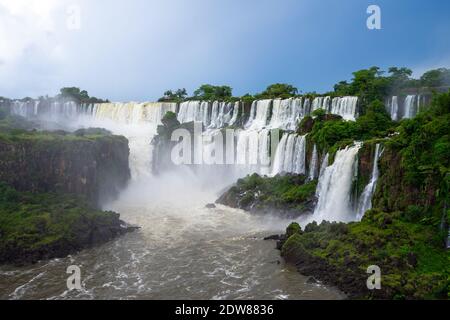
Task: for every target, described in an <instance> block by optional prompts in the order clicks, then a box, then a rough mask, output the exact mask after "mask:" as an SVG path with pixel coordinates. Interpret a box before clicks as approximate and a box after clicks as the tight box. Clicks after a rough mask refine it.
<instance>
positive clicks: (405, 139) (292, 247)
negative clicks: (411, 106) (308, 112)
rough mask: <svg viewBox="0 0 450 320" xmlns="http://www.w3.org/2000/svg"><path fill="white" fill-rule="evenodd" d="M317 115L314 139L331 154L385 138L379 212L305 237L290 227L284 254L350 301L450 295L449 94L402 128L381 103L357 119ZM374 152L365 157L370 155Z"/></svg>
mask: <svg viewBox="0 0 450 320" xmlns="http://www.w3.org/2000/svg"><path fill="white" fill-rule="evenodd" d="M315 116H316V119H315V120H314V124H313V128H312V131H311V136H312V139H313V140H314V141H315V142H316V143H317V144H318V145H319V146H320V147H321V148H324V149H326V150H329V151H330V150H331V151H330V152H332V150H333V149H337V148H338V147H342V146H343V145H346V144H348V143H351V142H352V141H353V140H364V141H365V144H366V145H367V146H369V147H370V146H373V145H374V143H375V142H376V141H377V140H376V139H378V141H382V144H383V148H384V151H383V156H382V158H381V160H380V165H379V168H380V177H379V180H378V184H377V189H376V192H375V195H374V197H373V208H374V209H372V210H369V211H368V212H366V214H365V216H364V218H363V220H362V221H361V222H354V223H350V224H344V223H329V222H323V223H322V224H321V225H317V223H312V224H310V225H307V226H306V227H305V230H304V232H302V231H301V230H298V228H295V226H290V227H289V228H288V230H287V231H286V232H287V235H288V238H287V240H286V241H285V242H284V244H283V246H282V255H283V256H284V257H285V258H286V259H287V260H288V261H291V262H293V263H295V264H296V265H297V267H298V268H299V271H300V272H302V273H305V274H310V275H314V276H316V277H318V278H319V279H321V280H323V281H325V282H327V283H331V284H334V285H337V286H339V287H340V288H341V289H343V290H344V291H346V292H347V293H349V295H350V296H351V297H356V298H377V299H378V298H381V299H392V298H395V299H424V298H435V299H436V298H437V299H445V298H449V297H450V267H449V266H450V251H448V250H446V249H445V240H446V237H447V230H448V226H449V225H450V210H449V209H448V203H449V194H450V193H449V191H450V190H449V184H450V130H449V126H448V124H449V123H450V91H449V92H448V93H443V94H436V95H435V96H434V98H433V100H432V103H431V106H430V108H429V109H428V110H426V111H424V112H421V113H419V114H418V116H416V117H415V118H414V119H407V120H403V121H401V122H400V123H392V122H391V121H390V120H389V118H388V116H387V115H386V114H385V111H384V107H383V106H382V104H381V103H380V102H379V101H374V102H372V103H371V104H370V105H369V107H368V109H367V112H366V114H365V115H364V116H362V117H360V118H359V119H358V120H357V121H356V122H347V121H343V120H342V119H339V118H337V117H335V116H331V115H325V114H324V113H323V112H318V113H317V114H315ZM308 121H310V120H308ZM308 121H305V122H304V123H303V122H302V123H301V125H300V127H301V128H303V127H306V126H307V125H306V124H307V122H308ZM394 132H396V133H395V134H392V133H394ZM388 134H390V136H389V138H388V137H387V136H388ZM374 139H375V140H374ZM370 148H371V147H370ZM370 148H369V149H368V150H365V151H364V153H367V154H370V152H369V151H370ZM367 154H366V155H365V157H367ZM364 161H365V162H367V159H365V160H364ZM359 171H361V168H359ZM366 171H367V170H366ZM366 179H367V177H366ZM363 184H364V185H365V183H361V185H363ZM359 187H361V186H359ZM293 230H297V232H293ZM370 265H378V266H379V267H380V268H381V271H382V290H374V291H369V290H367V288H366V286H365V280H366V279H367V275H366V269H367V267H368V266H370Z"/></svg>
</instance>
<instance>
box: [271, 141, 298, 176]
mask: <svg viewBox="0 0 450 320" xmlns="http://www.w3.org/2000/svg"><path fill="white" fill-rule="evenodd" d="M305 156H306V136H298V135H297V134H293V133H291V134H288V133H285V134H284V135H283V137H282V138H281V140H280V142H279V144H278V146H277V149H276V152H275V158H274V162H273V166H272V173H271V175H272V176H275V175H277V174H281V173H297V174H300V173H303V174H304V173H305Z"/></svg>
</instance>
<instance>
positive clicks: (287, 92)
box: [255, 83, 298, 99]
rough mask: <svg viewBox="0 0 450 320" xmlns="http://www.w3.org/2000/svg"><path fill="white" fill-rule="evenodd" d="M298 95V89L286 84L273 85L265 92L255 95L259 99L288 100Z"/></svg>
mask: <svg viewBox="0 0 450 320" xmlns="http://www.w3.org/2000/svg"><path fill="white" fill-rule="evenodd" d="M297 94H298V89H297V88H295V87H294V86H292V85H290V84H286V83H275V84H271V85H270V86H268V87H267V88H266V90H264V91H263V92H261V93H259V94H257V95H255V97H256V98H257V99H275V98H282V99H287V98H290V97H293V96H295V95H297Z"/></svg>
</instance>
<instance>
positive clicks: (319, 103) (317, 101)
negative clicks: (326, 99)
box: [311, 97, 323, 112]
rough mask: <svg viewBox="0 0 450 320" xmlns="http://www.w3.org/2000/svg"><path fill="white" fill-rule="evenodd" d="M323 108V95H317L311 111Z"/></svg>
mask: <svg viewBox="0 0 450 320" xmlns="http://www.w3.org/2000/svg"><path fill="white" fill-rule="evenodd" d="M318 109H323V97H316V98H314V100H313V103H312V108H311V112H313V111H316V110H318Z"/></svg>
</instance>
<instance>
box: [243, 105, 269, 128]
mask: <svg viewBox="0 0 450 320" xmlns="http://www.w3.org/2000/svg"><path fill="white" fill-rule="evenodd" d="M271 103H272V100H270V99H267V100H258V101H254V102H253V103H252V107H251V111H250V118H249V119H248V121H247V123H246V125H245V128H246V129H249V130H260V129H262V128H264V127H265V126H266V125H267V120H268V118H269V111H270V105H271Z"/></svg>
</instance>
